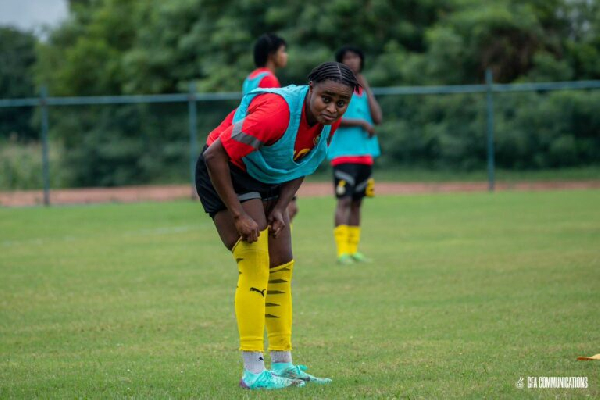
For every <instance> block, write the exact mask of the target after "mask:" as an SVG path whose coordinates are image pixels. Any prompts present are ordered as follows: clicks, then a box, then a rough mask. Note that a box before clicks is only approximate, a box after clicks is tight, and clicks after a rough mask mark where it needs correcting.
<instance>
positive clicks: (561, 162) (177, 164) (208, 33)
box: [0, 0, 600, 185]
mask: <svg viewBox="0 0 600 400" xmlns="http://www.w3.org/2000/svg"><path fill="white" fill-rule="evenodd" d="M269 3H270V2H264V1H259V0H235V1H234V0H218V1H217V0H171V1H168V2H164V1H159V0H148V1H144V2H140V1H135V0H79V1H71V2H70V3H69V4H70V7H69V16H68V18H67V19H66V20H65V21H64V23H63V24H62V25H60V26H58V27H56V28H55V29H53V30H51V31H49V32H47V36H46V38H45V40H43V41H40V40H39V39H38V38H36V37H35V36H33V35H32V34H31V33H28V32H20V31H18V30H15V29H13V28H9V27H2V28H0V49H1V52H0V54H1V56H0V57H2V61H3V62H2V63H1V65H3V66H5V67H4V68H2V69H1V70H0V97H2V98H14V97H30V96H33V95H35V93H36V91H37V90H38V89H39V87H40V86H41V85H42V84H44V85H47V87H48V91H49V93H50V94H51V95H53V96H73V95H78V96H81V95H83V96H86V95H122V94H155V93H173V92H181V91H186V90H187V86H188V84H189V82H195V83H196V85H197V89H198V91H201V92H213V91H239V90H240V85H241V82H242V80H243V79H244V77H245V76H246V75H247V74H248V72H249V71H251V70H252V68H253V65H252V54H251V48H252V43H253V41H254V40H255V38H256V37H258V36H259V35H260V34H262V33H264V32H266V31H269V32H276V33H278V34H280V35H281V36H283V37H284V38H285V39H286V41H287V42H288V45H289V49H288V53H289V60H290V62H289V64H288V67H286V68H285V69H284V70H282V71H281V74H280V81H281V82H282V83H283V84H291V83H296V84H297V83H304V82H306V76H307V75H308V72H309V71H310V70H311V69H312V67H314V66H315V65H317V64H318V63H320V62H323V61H326V60H331V59H332V58H333V53H334V51H335V49H336V48H338V47H339V46H341V45H343V44H348V43H352V44H354V45H357V46H359V47H361V48H362V49H363V50H364V51H365V54H366V69H365V75H366V77H367V78H368V80H369V82H370V84H371V85H372V86H374V87H385V86H399V85H446V84H479V83H483V82H484V74H485V70H486V69H488V68H489V69H491V70H492V72H493V75H494V79H495V81H496V82H500V83H514V82H541V81H546V82H548V81H571V80H597V79H600V3H599V2H598V1H597V0H518V1H517V0H498V1H494V2H480V1H475V0H367V1H362V0H361V1H359V0H331V1H329V2H321V1H316V0H302V1H297V0H291V1H287V2H279V3H277V4H269ZM497 97H498V98H497V100H496V131H497V135H496V141H497V143H496V144H497V151H498V154H497V161H498V163H499V166H501V167H505V168H512V169H536V168H553V167H561V166H578V165H589V164H597V163H598V162H599V158H598V156H597V154H600V134H599V132H600V116H599V114H600V113H598V112H597V110H599V109H600V94H599V93H597V92H593V91H590V92H584V91H579V92H577V91H569V92H554V93H543V94H542V93H524V94H523V93H522V94H503V95H501V96H497ZM380 100H381V103H382V106H383V108H384V114H385V115H384V117H385V123H384V124H383V125H382V126H381V127H380V129H379V134H380V136H381V141H382V147H383V150H384V155H383V157H382V159H381V163H382V164H383V165H418V166H423V167H427V168H430V167H435V168H438V167H441V168H456V169H463V170H473V169H478V168H482V166H484V165H485V138H484V135H485V104H484V101H483V97H482V96H481V95H445V96H441V95H440V96H405V97H400V96H386V97H382V98H381V99H380ZM234 106H235V102H233V103H231V102H230V103H227V102H226V103H219V104H206V103H199V106H198V111H199V113H200V115H199V126H198V128H199V130H200V132H201V133H202V134H201V136H205V135H206V134H207V133H208V132H209V131H210V129H211V128H212V127H213V126H214V125H216V124H217V123H218V122H219V121H220V119H221V118H223V117H224V116H225V114H226V112H227V111H228V109H229V108H232V107H234ZM186 112H187V109H186V106H183V105H169V106H165V105H135V106H94V107H68V108H60V109H59V108H55V109H52V113H51V114H52V115H51V117H52V119H51V128H52V131H51V137H52V139H53V140H55V141H57V142H60V143H61V145H63V146H64V149H65V153H64V157H63V162H64V164H65V168H67V169H68V171H69V181H70V184H72V185H90V184H102V185H118V184H127V183H140V182H151V181H153V180H154V179H156V178H157V176H160V175H167V176H168V175H169V174H172V175H174V176H175V175H176V174H177V172H176V171H187V167H186V165H187V164H186V163H187V148H186V147H187V144H186V135H187V118H186ZM36 123H37V119H36V116H35V113H34V112H33V111H32V110H19V111H16V109H4V110H0V137H2V138H4V139H6V138H8V137H9V136H10V135H11V134H13V135H15V134H16V135H17V137H18V138H19V140H25V141H26V140H35V139H37V135H38V131H39V129H37V127H36V125H35V124H36ZM183 176H185V175H183Z"/></svg>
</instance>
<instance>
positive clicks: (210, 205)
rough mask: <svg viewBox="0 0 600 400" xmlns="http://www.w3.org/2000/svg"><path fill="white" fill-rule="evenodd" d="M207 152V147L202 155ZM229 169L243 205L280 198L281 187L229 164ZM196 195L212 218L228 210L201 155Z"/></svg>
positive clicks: (197, 172)
mask: <svg viewBox="0 0 600 400" xmlns="http://www.w3.org/2000/svg"><path fill="white" fill-rule="evenodd" d="M205 150H206V147H204V149H203V150H202V153H204V151H205ZM229 169H230V171H231V181H232V183H233V189H234V190H235V192H236V193H237V195H238V199H239V201H240V202H241V203H243V202H244V201H248V200H252V199H262V200H273V199H276V198H277V197H279V191H280V189H281V185H278V184H275V185H272V184H267V183H263V182H260V181H257V180H256V179H254V178H253V177H251V176H250V175H248V174H247V173H246V172H245V171H243V170H241V169H240V168H238V167H236V166H235V165H233V164H231V163H229ZM196 193H198V197H200V202H201V203H202V207H204V211H206V213H207V214H208V215H210V217H211V218H214V216H215V214H216V213H218V212H219V211H223V210H227V207H226V206H225V203H223V201H222V200H221V198H220V197H219V194H218V193H217V191H216V190H215V188H214V186H213V184H212V182H211V180H210V176H209V175H208V168H207V167H206V162H204V157H203V155H202V154H200V157H198V160H197V161H196Z"/></svg>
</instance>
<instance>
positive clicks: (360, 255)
mask: <svg viewBox="0 0 600 400" xmlns="http://www.w3.org/2000/svg"><path fill="white" fill-rule="evenodd" d="M350 257H352V259H353V260H354V261H356V262H363V263H370V262H371V259H370V258H367V257H365V255H364V254H363V253H354V254H351V255H350Z"/></svg>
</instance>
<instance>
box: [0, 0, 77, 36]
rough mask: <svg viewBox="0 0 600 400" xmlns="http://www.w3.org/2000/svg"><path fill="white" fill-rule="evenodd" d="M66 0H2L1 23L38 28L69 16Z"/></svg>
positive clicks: (0, 3)
mask: <svg viewBox="0 0 600 400" xmlns="http://www.w3.org/2000/svg"><path fill="white" fill-rule="evenodd" d="M66 3H67V2H66V0H0V25H13V26H17V27H19V28H22V29H33V30H38V29H39V28H40V27H41V26H42V25H56V24H57V23H58V22H60V21H61V20H62V19H64V18H65V17H66V16H67V4H66Z"/></svg>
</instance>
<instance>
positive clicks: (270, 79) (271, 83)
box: [248, 67, 281, 89]
mask: <svg viewBox="0 0 600 400" xmlns="http://www.w3.org/2000/svg"><path fill="white" fill-rule="evenodd" d="M262 72H267V75H265V76H263V78H262V79H261V80H260V82H259V84H258V87H259V88H263V89H269V88H279V87H281V85H280V84H279V79H277V77H276V76H275V74H274V73H273V72H271V70H270V69H269V68H267V67H261V68H257V69H255V70H254V71H252V73H251V74H250V75H248V78H254V77H255V76H256V75H258V74H260V73H262Z"/></svg>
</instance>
